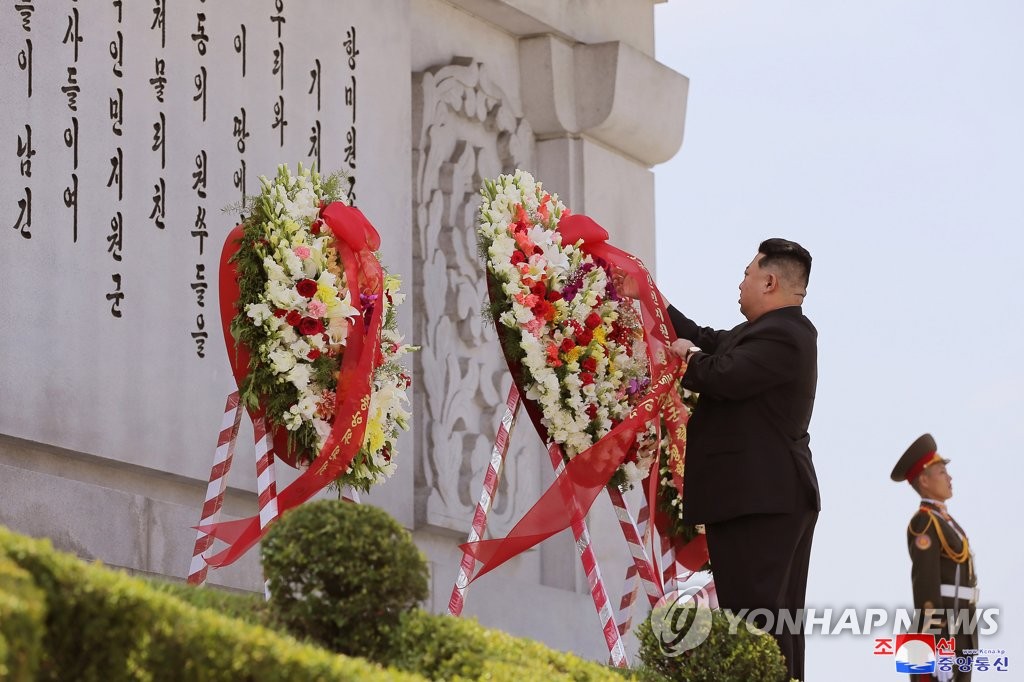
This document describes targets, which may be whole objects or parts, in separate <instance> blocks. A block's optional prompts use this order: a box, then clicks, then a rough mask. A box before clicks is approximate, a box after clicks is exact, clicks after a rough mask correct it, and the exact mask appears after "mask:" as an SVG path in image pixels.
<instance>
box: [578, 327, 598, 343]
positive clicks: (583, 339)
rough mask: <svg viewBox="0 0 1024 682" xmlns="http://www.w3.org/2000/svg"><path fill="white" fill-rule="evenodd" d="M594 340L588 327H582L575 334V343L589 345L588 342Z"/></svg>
mask: <svg viewBox="0 0 1024 682" xmlns="http://www.w3.org/2000/svg"><path fill="white" fill-rule="evenodd" d="M593 340H594V333H593V332H592V331H590V330H589V329H584V330H583V331H581V332H580V333H579V334H577V335H576V343H578V344H579V345H581V346H587V345H590V342H591V341H593Z"/></svg>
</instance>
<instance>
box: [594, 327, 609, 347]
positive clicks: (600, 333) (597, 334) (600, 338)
mask: <svg viewBox="0 0 1024 682" xmlns="http://www.w3.org/2000/svg"><path fill="white" fill-rule="evenodd" d="M605 333H606V332H605V330H604V327H603V326H600V327H597V328H596V329H594V340H595V341H597V342H598V343H599V344H601V345H602V346H603V345H605V339H606V338H607V337H606V336H605Z"/></svg>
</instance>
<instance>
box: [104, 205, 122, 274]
mask: <svg viewBox="0 0 1024 682" xmlns="http://www.w3.org/2000/svg"><path fill="white" fill-rule="evenodd" d="M123 238H124V217H123V216H122V215H121V212H120V211H118V212H117V213H115V214H114V217H113V218H111V219H110V234H108V235H107V253H109V254H110V255H111V256H112V257H113V259H114V260H116V261H118V262H120V261H121V244H122V240H123Z"/></svg>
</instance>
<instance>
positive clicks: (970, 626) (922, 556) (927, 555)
mask: <svg viewBox="0 0 1024 682" xmlns="http://www.w3.org/2000/svg"><path fill="white" fill-rule="evenodd" d="M948 463H949V460H948V459H944V458H942V457H940V456H939V453H938V448H937V447H936V445H935V439H934V438H932V436H931V435H930V434H927V433H926V434H924V435H923V436H921V437H920V438H918V439H917V440H916V441H914V443H913V444H912V445H911V446H910V447H909V448H907V451H906V452H905V453H903V456H902V457H901V458H900V460H899V462H897V464H896V466H895V467H894V468H893V470H892V474H891V477H892V480H894V481H907V482H908V483H910V485H911V486H912V487H913V488H914V490H915V492H917V494H918V495H920V497H921V506H920V508H919V509H918V510H917V513H916V514H914V516H913V518H911V519H910V524H909V525H908V526H907V548H908V549H909V551H910V561H911V564H912V568H911V573H910V575H911V581H912V583H913V586H914V608H915V609H917V610H918V618H919V621H918V622H919V623H920V628H921V630H920V631H921V632H933V633H935V634H936V636H937V637H943V638H946V637H949V636H951V635H952V636H953V637H955V639H956V655H957V656H962V655H963V654H962V653H961V652H962V651H963V650H964V649H976V648H977V647H978V636H977V633H976V632H975V630H974V626H976V624H977V621H976V620H975V618H976V614H975V607H976V604H977V601H978V599H977V595H978V589H977V577H976V576H975V574H974V556H973V554H972V553H971V546H970V542H969V541H968V540H967V533H965V532H964V529H963V528H961V527H960V524H958V523H957V522H956V521H955V520H954V519H953V517H952V516H950V514H949V511H948V510H947V509H946V501H947V500H948V499H949V498H950V497H952V496H953V478H952V477H951V476H950V475H949V473H948V472H947V471H946V464H948ZM929 615H931V616H933V618H932V619H931V620H929ZM950 616H953V621H952V622H950ZM913 678H914V679H915V680H918V681H920V682H926V681H928V680H934V679H936V678H937V679H939V680H956V681H957V682H961V681H964V680H967V681H969V680H970V679H971V673H970V671H969V670H968V671H966V672H964V671H961V670H959V669H958V668H957V666H955V665H954V667H953V671H951V672H948V671H938V672H936V674H935V676H934V677H933V676H931V675H915V676H913Z"/></svg>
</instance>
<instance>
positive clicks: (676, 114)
mask: <svg viewBox="0 0 1024 682" xmlns="http://www.w3.org/2000/svg"><path fill="white" fill-rule="evenodd" d="M519 66H520V74H521V92H522V98H523V108H524V112H525V114H526V117H527V120H529V122H530V125H531V127H532V128H533V131H534V133H535V134H536V135H537V136H538V138H539V139H543V138H545V137H561V136H565V135H586V136H588V137H591V138H593V139H595V140H597V141H599V142H601V143H603V144H605V145H607V146H609V147H611V148H613V149H616V150H618V151H620V152H621V153H623V154H625V155H627V156H631V157H633V158H635V159H637V160H638V161H640V162H642V163H643V164H645V165H647V166H653V165H655V164H659V163H663V162H665V161H667V160H669V159H670V158H672V156H673V155H675V153H676V152H677V151H678V150H679V147H680V145H681V144H682V142H683V128H684V124H685V119H686V96H687V91H688V89H689V79H687V78H686V77H685V76H683V75H682V74H679V73H677V72H675V71H673V70H672V69H670V68H668V67H667V66H665V65H664V64H661V63H659V62H657V61H655V60H654V59H652V58H651V57H649V56H647V55H645V54H643V53H642V52H640V51H638V50H636V49H634V48H632V47H630V46H629V45H626V44H625V43H622V42H606V43H598V44H591V45H588V44H582V43H570V42H569V41H566V40H563V39H561V38H559V37H557V36H553V35H543V36H535V37H532V38H523V39H522V40H520V44H519Z"/></svg>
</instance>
